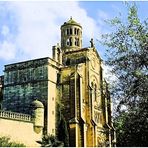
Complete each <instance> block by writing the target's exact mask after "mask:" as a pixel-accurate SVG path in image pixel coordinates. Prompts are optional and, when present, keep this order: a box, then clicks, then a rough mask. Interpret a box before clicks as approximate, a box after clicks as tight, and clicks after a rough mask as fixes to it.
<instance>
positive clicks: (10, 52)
mask: <svg viewBox="0 0 148 148" xmlns="http://www.w3.org/2000/svg"><path fill="white" fill-rule="evenodd" d="M15 54H16V48H15V46H14V44H13V43H11V42H7V41H4V42H2V43H0V59H3V60H11V59H13V58H14V57H15Z"/></svg>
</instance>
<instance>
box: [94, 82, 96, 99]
mask: <svg viewBox="0 0 148 148" xmlns="http://www.w3.org/2000/svg"><path fill="white" fill-rule="evenodd" d="M94 93H95V94H94V95H95V96H94V97H95V101H96V100H97V85H96V84H95V86H94Z"/></svg>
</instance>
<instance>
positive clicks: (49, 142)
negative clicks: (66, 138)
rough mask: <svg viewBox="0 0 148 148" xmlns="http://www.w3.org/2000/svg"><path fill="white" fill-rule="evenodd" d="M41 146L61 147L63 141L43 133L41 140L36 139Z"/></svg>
mask: <svg viewBox="0 0 148 148" xmlns="http://www.w3.org/2000/svg"><path fill="white" fill-rule="evenodd" d="M37 143H39V144H41V146H42V147H63V146H64V144H63V142H61V141H59V140H57V138H56V137H55V136H53V135H44V136H43V137H42V141H37Z"/></svg>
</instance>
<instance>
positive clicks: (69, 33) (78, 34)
mask: <svg viewBox="0 0 148 148" xmlns="http://www.w3.org/2000/svg"><path fill="white" fill-rule="evenodd" d="M80 48H82V27H81V25H80V24H79V23H77V22H76V21H74V20H73V19H72V17H71V18H70V20H69V21H67V22H65V23H64V24H63V25H62V26H61V49H62V50H63V52H67V51H75V50H79V49H80Z"/></svg>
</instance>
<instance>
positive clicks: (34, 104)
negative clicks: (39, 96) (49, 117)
mask: <svg viewBox="0 0 148 148" xmlns="http://www.w3.org/2000/svg"><path fill="white" fill-rule="evenodd" d="M31 105H32V106H34V107H37V108H44V105H43V104H42V102H40V101H38V100H35V101H33V102H32V103H31Z"/></svg>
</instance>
